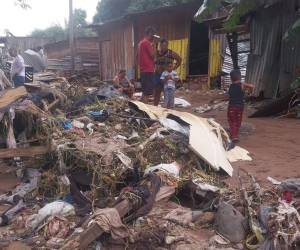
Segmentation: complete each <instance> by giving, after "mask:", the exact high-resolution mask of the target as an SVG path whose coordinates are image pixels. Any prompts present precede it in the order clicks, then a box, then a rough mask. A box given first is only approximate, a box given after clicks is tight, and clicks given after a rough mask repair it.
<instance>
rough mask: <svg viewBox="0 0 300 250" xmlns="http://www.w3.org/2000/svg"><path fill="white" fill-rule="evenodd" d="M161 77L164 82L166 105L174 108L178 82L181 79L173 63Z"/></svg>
mask: <svg viewBox="0 0 300 250" xmlns="http://www.w3.org/2000/svg"><path fill="white" fill-rule="evenodd" d="M160 79H161V80H162V82H163V84H164V107H165V108H168V109H172V108H174V100H175V89H176V82H178V81H179V77H178V75H177V72H176V71H175V70H174V67H173V63H170V64H168V66H167V70H165V71H164V72H163V73H162V75H161V77H160Z"/></svg>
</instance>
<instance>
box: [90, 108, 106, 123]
mask: <svg viewBox="0 0 300 250" xmlns="http://www.w3.org/2000/svg"><path fill="white" fill-rule="evenodd" d="M88 115H89V116H90V117H91V118H93V120H94V121H97V122H105V121H106V120H107V118H108V117H109V114H108V112H107V110H101V111H99V112H96V111H90V112H88Z"/></svg>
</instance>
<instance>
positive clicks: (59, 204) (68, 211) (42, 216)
mask: <svg viewBox="0 0 300 250" xmlns="http://www.w3.org/2000/svg"><path fill="white" fill-rule="evenodd" d="M74 214H75V210H74V207H73V206H72V205H70V204H69V203H66V202H64V201H55V202H52V203H49V204H47V205H46V206H44V207H43V208H41V209H40V210H39V211H38V214H34V215H32V216H30V217H29V218H28V219H27V221H26V227H27V228H30V229H32V230H34V229H36V228H37V227H38V226H39V225H40V224H41V223H43V222H44V221H45V220H46V219H47V218H48V217H49V216H51V215H52V216H54V215H59V216H68V215H74Z"/></svg>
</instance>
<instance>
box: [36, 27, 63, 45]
mask: <svg viewBox="0 0 300 250" xmlns="http://www.w3.org/2000/svg"><path fill="white" fill-rule="evenodd" d="M31 36H33V37H43V38H52V40H53V41H55V42H56V41H61V40H64V39H66V38H67V32H66V29H65V28H63V27H62V26H61V25H59V24H55V25H52V26H50V27H48V28H46V29H35V30H33V31H32V32H31Z"/></svg>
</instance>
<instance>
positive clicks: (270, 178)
mask: <svg viewBox="0 0 300 250" xmlns="http://www.w3.org/2000/svg"><path fill="white" fill-rule="evenodd" d="M267 180H268V181H270V182H271V183H272V184H274V185H280V184H281V181H278V180H275V179H274V178H272V177H270V176H268V177H267Z"/></svg>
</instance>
